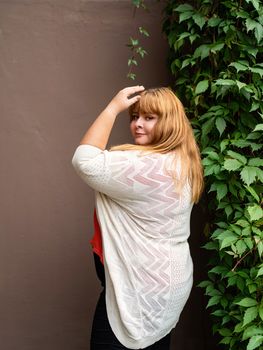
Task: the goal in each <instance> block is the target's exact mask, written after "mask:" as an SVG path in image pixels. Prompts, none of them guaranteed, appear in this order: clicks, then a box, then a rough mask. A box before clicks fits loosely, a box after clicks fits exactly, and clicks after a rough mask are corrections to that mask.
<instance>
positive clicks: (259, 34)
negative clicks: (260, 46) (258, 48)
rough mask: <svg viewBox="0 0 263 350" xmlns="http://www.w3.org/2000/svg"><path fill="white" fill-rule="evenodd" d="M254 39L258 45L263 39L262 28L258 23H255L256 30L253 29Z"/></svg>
mask: <svg viewBox="0 0 263 350" xmlns="http://www.w3.org/2000/svg"><path fill="white" fill-rule="evenodd" d="M255 37H256V39H257V42H258V43H260V41H261V40H262V38H263V26H262V25H261V24H260V23H258V22H257V24H256V28H255Z"/></svg>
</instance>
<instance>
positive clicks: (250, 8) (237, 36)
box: [163, 0, 263, 350]
mask: <svg viewBox="0 0 263 350" xmlns="http://www.w3.org/2000/svg"><path fill="white" fill-rule="evenodd" d="M163 30H164V32H165V34H166V36H167V39H168V43H169V47H170V56H169V62H170V69H171V73H172V74H173V76H174V89H175V91H176V93H177V94H178V96H179V97H180V98H181V100H182V101H183V103H184V105H185V106H186V109H187V114H188V116H189V117H190V118H191V121H192V125H193V127H194V131H195V135H196V137H197V139H198V141H199V143H200V147H201V153H202V157H203V165H204V173H205V179H206V193H205V196H204V201H205V202H206V203H205V204H206V205H207V207H208V209H209V222H208V223H207V226H206V230H207V231H209V241H208V243H207V244H206V245H205V248H206V249H208V250H210V251H212V253H213V254H212V258H211V261H210V265H211V268H210V270H209V272H208V279H207V281H203V282H201V283H200V286H201V287H203V288H205V293H206V295H208V297H209V302H208V305H207V307H208V308H209V309H210V310H211V314H212V315H213V330H214V331H215V332H217V333H219V334H220V336H221V338H222V339H221V343H222V344H225V345H226V348H227V349H231V350H242V349H246V350H253V349H258V350H259V349H263V260H262V257H263V233H262V226H263V210H262V203H263V202H262V192H263V170H262V167H263V159H262V158H261V154H262V148H263V138H262V130H263V120H262V119H263V102H262V95H263V81H262V77H263V61H262V57H263V55H262V54H263V47H262V44H263V5H262V2H261V1H259V0H239V1H236V0H232V1H228V0H226V1H216V0H199V1H189V2H188V3H186V2H180V1H175V0H169V1H167V6H166V8H165V19H164V23H163Z"/></svg>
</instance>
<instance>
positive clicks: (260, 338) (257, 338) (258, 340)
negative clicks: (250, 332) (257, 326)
mask: <svg viewBox="0 0 263 350" xmlns="http://www.w3.org/2000/svg"><path fill="white" fill-rule="evenodd" d="M262 343H263V335H254V337H252V338H250V340H249V342H248V346H247V350H254V349H256V348H258V347H259V346H260V345H261V344H262Z"/></svg>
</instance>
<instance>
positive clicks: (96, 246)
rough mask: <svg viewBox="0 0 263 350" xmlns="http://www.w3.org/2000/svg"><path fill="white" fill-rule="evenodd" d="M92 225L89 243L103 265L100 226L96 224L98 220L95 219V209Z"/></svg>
mask: <svg viewBox="0 0 263 350" xmlns="http://www.w3.org/2000/svg"><path fill="white" fill-rule="evenodd" d="M93 223H94V234H93V237H92V239H91V241H90V243H91V245H92V250H93V252H94V253H95V254H97V255H98V256H99V257H100V261H101V262H102V264H103V247H102V237H101V231H100V225H99V222H98V218H97V215H96V210H95V209H94V215H93Z"/></svg>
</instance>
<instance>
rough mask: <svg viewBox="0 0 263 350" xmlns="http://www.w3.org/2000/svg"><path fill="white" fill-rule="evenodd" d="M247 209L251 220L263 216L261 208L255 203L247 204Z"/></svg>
mask: <svg viewBox="0 0 263 350" xmlns="http://www.w3.org/2000/svg"><path fill="white" fill-rule="evenodd" d="M247 210H248V213H249V216H250V220H251V221H256V220H259V219H261V218H262V217H263V210H262V208H261V207H260V206H259V205H257V204H254V205H251V206H249V207H248V208H247Z"/></svg>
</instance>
